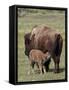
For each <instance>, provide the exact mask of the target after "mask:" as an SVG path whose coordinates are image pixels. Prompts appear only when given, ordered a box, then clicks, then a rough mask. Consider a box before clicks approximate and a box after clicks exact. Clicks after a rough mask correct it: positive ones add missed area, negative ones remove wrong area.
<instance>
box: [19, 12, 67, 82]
mask: <svg viewBox="0 0 69 90" xmlns="http://www.w3.org/2000/svg"><path fill="white" fill-rule="evenodd" d="M35 25H46V26H49V27H51V28H53V29H55V30H56V31H60V33H61V35H62V37H63V49H62V54H61V60H60V71H61V72H60V73H58V74H55V73H54V72H53V69H54V63H53V60H52V61H51V64H50V70H49V72H47V73H46V74H43V75H41V74H39V73H36V72H34V73H32V72H31V73H30V74H29V71H30V65H29V60H28V57H27V56H26V55H25V54H24V51H25V46H24V35H25V33H27V32H30V31H31V30H32V27H33V26H35ZM36 69H37V68H36V66H35V71H36ZM58 79H65V12H64V11H63V12H62V13H60V12H56V11H55V12H54V13H51V12H47V13H46V14H41V12H40V13H38V14H36V13H35V14H32V13H30V14H28V15H26V16H24V17H18V82H26V81H40V80H58Z"/></svg>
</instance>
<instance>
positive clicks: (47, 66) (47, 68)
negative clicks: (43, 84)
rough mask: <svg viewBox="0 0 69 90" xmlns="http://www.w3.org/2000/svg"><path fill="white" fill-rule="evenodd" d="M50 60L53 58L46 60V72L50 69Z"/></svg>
mask: <svg viewBox="0 0 69 90" xmlns="http://www.w3.org/2000/svg"><path fill="white" fill-rule="evenodd" d="M50 62H51V59H49V60H48V61H47V62H45V64H44V66H45V70H46V72H48V71H49V65H50Z"/></svg>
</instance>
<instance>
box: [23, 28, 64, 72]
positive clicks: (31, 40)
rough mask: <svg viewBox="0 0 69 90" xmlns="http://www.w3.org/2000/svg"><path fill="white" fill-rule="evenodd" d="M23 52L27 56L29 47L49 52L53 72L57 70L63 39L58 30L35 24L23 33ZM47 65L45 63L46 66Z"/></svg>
mask: <svg viewBox="0 0 69 90" xmlns="http://www.w3.org/2000/svg"><path fill="white" fill-rule="evenodd" d="M24 38H25V54H26V55H27V56H29V52H30V50H31V49H39V50H41V51H42V52H44V53H46V52H47V51H48V52H50V54H51V57H52V58H53V60H54V64H55V72H56V73H58V72H59V63H60V56H61V52H62V46H63V39H62V37H61V35H60V33H59V32H57V31H55V30H52V29H51V28H49V27H46V26H36V27H34V28H33V30H32V32H30V33H27V34H25V36H24ZM48 66H49V65H48V64H46V67H47V68H48V69H49V67H48Z"/></svg>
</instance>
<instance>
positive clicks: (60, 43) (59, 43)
mask: <svg viewBox="0 0 69 90" xmlns="http://www.w3.org/2000/svg"><path fill="white" fill-rule="evenodd" d="M55 44H56V47H55V54H56V56H58V55H59V56H60V55H61V52H62V46H63V39H62V37H61V35H60V34H57V35H56V43H55Z"/></svg>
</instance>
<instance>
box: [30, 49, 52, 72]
mask: <svg viewBox="0 0 69 90" xmlns="http://www.w3.org/2000/svg"><path fill="white" fill-rule="evenodd" d="M50 58H51V55H50V53H49V52H46V53H43V52H42V51H40V50H37V49H32V50H31V51H30V53H29V61H30V65H31V66H32V68H34V64H36V65H37V67H38V68H39V70H40V72H41V74H42V73H44V72H46V67H45V63H46V62H48V61H50Z"/></svg>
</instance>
